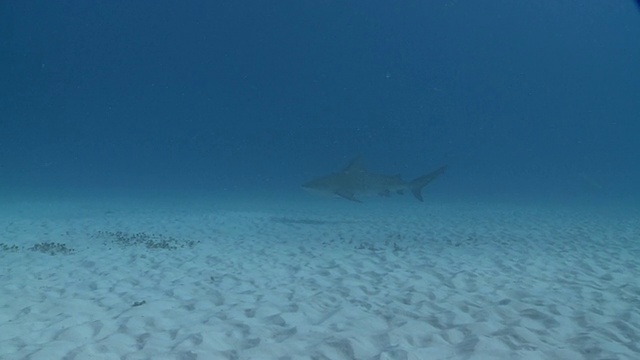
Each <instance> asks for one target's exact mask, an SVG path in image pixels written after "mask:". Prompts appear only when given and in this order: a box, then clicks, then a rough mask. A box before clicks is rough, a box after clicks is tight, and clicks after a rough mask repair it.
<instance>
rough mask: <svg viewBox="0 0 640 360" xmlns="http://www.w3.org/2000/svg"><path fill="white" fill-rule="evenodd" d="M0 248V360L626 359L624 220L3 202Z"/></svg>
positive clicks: (629, 272)
mask: <svg viewBox="0 0 640 360" xmlns="http://www.w3.org/2000/svg"><path fill="white" fill-rule="evenodd" d="M243 207H245V208H246V209H245V210H243V209H242V208H243ZM118 231H120V232H123V235H120V236H121V237H124V238H128V239H129V240H131V236H132V234H134V233H139V232H143V233H144V234H146V235H141V236H147V237H146V239H152V237H150V236H151V234H159V235H154V236H155V237H154V238H153V239H155V240H154V241H156V240H162V239H165V240H167V239H169V240H172V239H171V238H174V239H177V240H179V241H180V242H179V243H180V244H184V241H188V240H193V241H199V242H200V243H197V244H195V246H194V247H193V248H191V247H189V246H186V247H185V248H178V249H175V250H164V249H147V248H146V247H144V246H141V245H139V246H121V245H117V244H114V243H113V242H112V241H113V240H114V239H115V238H116V235H115V234H108V233H109V232H118ZM105 232H106V233H105ZM0 242H1V243H4V244H9V245H11V244H15V245H19V246H20V247H21V249H20V250H19V251H0V264H1V266H2V267H1V271H0V359H32V360H37V359H47V360H51V359H68V360H81V359H640V214H639V213H637V212H636V213H630V212H628V211H622V210H619V211H614V210H611V209H609V210H607V211H605V210H598V209H592V210H582V211H579V212H576V211H573V210H571V209H570V208H566V209H558V208H556V209H549V208H543V207H533V206H531V207H523V206H520V207H516V206H507V205H502V206H498V205H486V204H475V205H468V204H437V203H436V204H433V203H431V204H429V203H426V204H419V203H417V202H415V203H414V202H411V201H409V199H402V200H397V201H396V200H393V199H392V200H390V201H388V202H384V201H377V200H376V201H373V202H371V203H365V204H351V203H347V202H342V201H341V200H339V199H331V200H326V201H325V200H319V201H317V202H316V201H314V199H313V200H309V202H308V203H306V204H301V203H294V202H292V203H289V204H287V203H285V204H282V203H280V204H277V203H274V204H272V205H265V204H262V205H261V206H260V207H257V208H256V207H254V208H251V207H250V206H236V209H235V210H228V209H225V208H224V206H220V207H216V206H210V207H207V206H196V207H189V206H188V204H182V205H181V204H179V203H173V204H166V205H162V206H160V205H159V204H151V203H147V204H145V203H138V204H126V203H121V204H117V203H115V202H114V203H111V204H109V205H107V204H105V203H103V202H96V203H88V202H60V201H55V202H42V203H33V202H30V203H20V202H15V203H13V204H8V205H3V207H2V208H0ZM40 242H56V243H65V244H66V245H67V247H69V248H74V249H75V252H74V253H72V254H67V255H64V254H57V255H49V254H44V253H40V252H35V251H29V250H27V249H26V248H29V247H31V246H33V245H34V244H36V243H40ZM136 302H144V303H143V304H141V305H139V306H133V305H134V304H135V303H136Z"/></svg>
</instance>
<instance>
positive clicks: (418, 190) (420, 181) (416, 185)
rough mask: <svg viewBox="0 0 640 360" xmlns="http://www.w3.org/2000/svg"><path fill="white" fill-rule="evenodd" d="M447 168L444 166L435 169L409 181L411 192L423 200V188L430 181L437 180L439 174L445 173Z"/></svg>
mask: <svg viewBox="0 0 640 360" xmlns="http://www.w3.org/2000/svg"><path fill="white" fill-rule="evenodd" d="M446 169H447V166H446V165H445V166H442V167H440V168H439V169H438V170H436V171H433V172H431V173H429V174H427V175H425V176H421V177H419V178H417V179H415V180H413V181H411V182H410V183H409V188H410V189H411V193H413V196H415V197H416V199H418V200H420V201H423V200H422V189H423V188H424V187H425V186H427V185H428V184H429V183H430V182H432V181H433V180H435V179H436V178H437V177H438V176H440V175H442V174H444V171H445V170H446Z"/></svg>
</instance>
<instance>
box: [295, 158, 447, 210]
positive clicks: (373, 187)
mask: <svg viewBox="0 0 640 360" xmlns="http://www.w3.org/2000/svg"><path fill="white" fill-rule="evenodd" d="M446 168H447V167H446V166H442V167H440V168H438V169H436V170H434V171H432V172H430V173H429V174H427V175H424V176H420V177H418V178H416V179H414V180H411V181H409V182H405V181H403V180H402V178H401V177H400V175H379V174H373V173H370V172H368V171H367V169H366V168H365V166H364V161H363V160H362V157H357V158H355V159H353V160H352V161H351V162H350V163H349V165H347V167H346V168H344V169H343V170H342V171H340V172H337V173H333V174H329V175H326V176H322V177H319V178H316V179H313V180H311V181H309V182H308V183H306V184H304V185H302V188H304V189H306V190H310V191H312V192H319V193H325V194H333V195H337V196H340V197H342V198H344V199H347V200H350V201H355V202H362V201H360V199H358V198H357V197H356V196H358V195H372V194H373V195H376V194H377V195H380V196H385V197H386V196H390V195H391V194H392V193H396V194H400V195H402V194H404V192H405V190H409V191H411V193H412V194H413V196H415V198H416V199H418V200H420V201H423V198H422V189H423V188H424V187H425V186H427V185H428V184H429V183H430V182H432V181H433V180H435V179H436V178H437V177H438V176H440V175H442V174H443V173H444V171H445V170H446Z"/></svg>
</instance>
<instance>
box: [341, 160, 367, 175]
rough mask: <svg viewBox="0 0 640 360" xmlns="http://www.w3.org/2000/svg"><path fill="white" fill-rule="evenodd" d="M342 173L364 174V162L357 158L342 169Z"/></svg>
mask: <svg viewBox="0 0 640 360" xmlns="http://www.w3.org/2000/svg"><path fill="white" fill-rule="evenodd" d="M343 172H344V173H347V174H349V173H351V174H353V173H359V172H365V168H364V160H363V159H362V156H358V157H357V158H355V159H353V160H351V162H350V163H349V165H347V167H345V168H344V170H343Z"/></svg>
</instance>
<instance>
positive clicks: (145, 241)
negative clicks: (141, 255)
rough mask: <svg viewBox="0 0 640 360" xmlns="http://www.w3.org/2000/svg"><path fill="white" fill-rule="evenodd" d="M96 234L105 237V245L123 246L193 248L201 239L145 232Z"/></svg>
mask: <svg viewBox="0 0 640 360" xmlns="http://www.w3.org/2000/svg"><path fill="white" fill-rule="evenodd" d="M96 236H97V237H98V238H100V239H103V240H104V243H105V245H107V244H108V243H112V244H115V245H118V246H121V247H130V246H137V247H145V248H147V249H163V250H178V249H184V248H193V247H195V246H196V244H199V243H200V241H194V240H185V239H177V238H174V237H172V236H166V235H162V234H153V233H145V232H138V233H127V232H123V231H98V232H97V233H96Z"/></svg>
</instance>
